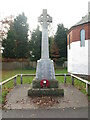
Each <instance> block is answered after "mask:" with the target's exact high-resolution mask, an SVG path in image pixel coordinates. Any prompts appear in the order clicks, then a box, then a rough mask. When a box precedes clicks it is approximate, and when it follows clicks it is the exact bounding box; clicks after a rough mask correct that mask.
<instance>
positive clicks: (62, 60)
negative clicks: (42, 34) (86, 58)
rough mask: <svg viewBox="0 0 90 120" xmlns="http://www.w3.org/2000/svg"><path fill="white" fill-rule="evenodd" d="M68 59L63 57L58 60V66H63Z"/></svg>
mask: <svg viewBox="0 0 90 120" xmlns="http://www.w3.org/2000/svg"><path fill="white" fill-rule="evenodd" d="M66 60H67V59H66V58H65V57H61V58H59V59H57V61H56V64H57V65H60V66H62V64H63V63H64V62H65V61H66Z"/></svg>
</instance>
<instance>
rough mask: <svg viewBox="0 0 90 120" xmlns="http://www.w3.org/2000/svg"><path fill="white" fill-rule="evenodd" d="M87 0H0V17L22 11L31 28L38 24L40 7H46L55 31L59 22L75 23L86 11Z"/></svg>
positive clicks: (65, 24) (67, 24)
mask: <svg viewBox="0 0 90 120" xmlns="http://www.w3.org/2000/svg"><path fill="white" fill-rule="evenodd" d="M88 2H89V0H1V1H0V19H1V18H3V17H4V16H9V15H18V14H21V13H22V12H24V13H25V15H26V16H27V18H28V23H29V26H30V30H32V29H35V28H36V27H37V25H38V19H37V18H38V17H39V16H40V15H41V13H42V9H47V12H48V14H49V15H50V16H51V17H52V18H53V23H52V25H51V29H53V31H55V29H56V26H57V24H59V23H63V24H64V26H65V27H67V28H70V27H71V26H72V25H74V24H76V23H77V22H78V21H79V20H80V19H81V18H82V16H85V15H86V14H87V13H88Z"/></svg>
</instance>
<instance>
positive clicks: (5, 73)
mask: <svg viewBox="0 0 90 120" xmlns="http://www.w3.org/2000/svg"><path fill="white" fill-rule="evenodd" d="M35 72H36V71H35V70H12V71H2V80H3V81H4V80H6V79H8V78H10V77H12V76H14V75H16V74H35ZM55 73H56V74H65V73H67V70H66V69H60V70H59V69H58V70H55ZM33 78H34V77H33V76H30V77H29V76H23V84H25V83H29V84H30V83H31V82H32V80H33ZM56 79H57V80H58V81H59V83H64V76H57V77H56ZM66 79H67V83H68V84H71V77H70V76H67V78H66ZM17 84H20V77H17ZM13 87H14V82H13V80H12V81H10V82H8V83H7V84H5V85H3V87H2V100H1V102H2V103H4V102H5V96H6V95H7V93H8V92H9V91H10V90H11V89H12V88H13ZM75 87H77V88H78V89H79V90H80V91H81V92H83V93H84V94H86V90H85V87H86V86H85V83H83V82H81V81H79V80H77V79H75Z"/></svg>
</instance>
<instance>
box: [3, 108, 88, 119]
mask: <svg viewBox="0 0 90 120" xmlns="http://www.w3.org/2000/svg"><path fill="white" fill-rule="evenodd" d="M2 113H3V114H2V115H3V118H88V109H87V108H86V107H84V108H76V109H75V110H74V109H72V108H65V109H64V110H63V109H62V108H60V109H31V110H30V109H29V110H25V109H24V110H7V111H3V112H2Z"/></svg>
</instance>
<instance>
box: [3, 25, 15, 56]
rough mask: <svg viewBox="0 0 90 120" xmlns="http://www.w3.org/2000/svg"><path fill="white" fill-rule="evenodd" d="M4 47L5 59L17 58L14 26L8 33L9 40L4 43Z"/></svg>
mask: <svg viewBox="0 0 90 120" xmlns="http://www.w3.org/2000/svg"><path fill="white" fill-rule="evenodd" d="M2 46H3V47H4V51H3V57H5V58H16V53H15V49H16V47H15V32H14V29H13V26H10V30H9V31H8V35H7V39H4V40H3V41H2Z"/></svg>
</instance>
